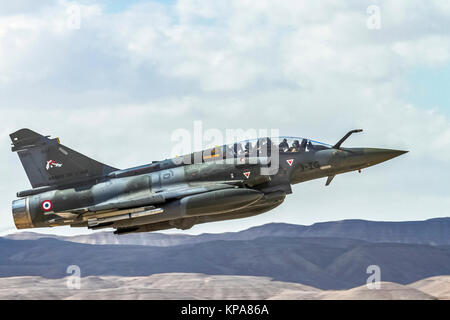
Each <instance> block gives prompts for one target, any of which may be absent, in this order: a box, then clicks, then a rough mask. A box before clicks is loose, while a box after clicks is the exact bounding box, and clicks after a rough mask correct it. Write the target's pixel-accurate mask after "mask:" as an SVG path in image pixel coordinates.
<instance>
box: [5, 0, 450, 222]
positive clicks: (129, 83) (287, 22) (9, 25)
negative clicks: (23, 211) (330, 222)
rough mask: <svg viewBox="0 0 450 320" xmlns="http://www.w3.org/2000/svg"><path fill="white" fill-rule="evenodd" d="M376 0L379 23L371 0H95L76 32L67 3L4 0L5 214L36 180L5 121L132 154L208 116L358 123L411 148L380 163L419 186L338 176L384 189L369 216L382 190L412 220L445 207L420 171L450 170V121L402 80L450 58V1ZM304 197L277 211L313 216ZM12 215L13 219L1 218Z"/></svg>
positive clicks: (323, 130) (386, 142)
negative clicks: (108, 2) (29, 4)
mask: <svg viewBox="0 0 450 320" xmlns="http://www.w3.org/2000/svg"><path fill="white" fill-rule="evenodd" d="M33 3H34V1H33ZM378 3H379V6H380V8H381V19H382V20H381V29H380V30H369V29H367V27H366V20H367V17H368V16H367V14H366V8H367V6H368V5H370V4H372V2H368V3H364V2H361V1H349V2H345V3H344V2H342V1H334V0H329V1H325V2H317V1H292V2H290V3H287V2H283V3H280V2H277V1H269V0H264V1H242V0H240V1H238V0H236V1H207V0H195V1H194V0H180V1H178V2H176V3H175V4H161V3H148V4H138V5H135V6H132V7H130V8H129V9H127V10H126V11H124V12H119V13H114V14H108V13H105V11H103V9H102V7H101V6H99V5H97V4H95V3H94V2H92V1H84V2H83V6H82V18H81V28H80V29H79V30H73V29H68V28H67V8H68V6H70V5H71V4H72V3H71V2H68V1H57V2H53V3H46V4H45V5H42V6H40V7H39V8H35V9H33V10H28V9H27V10H19V9H18V8H19V7H17V6H16V7H14V8H12V7H11V8H9V9H8V8H5V7H3V8H2V6H1V5H0V116H1V117H2V119H8V121H7V123H6V124H5V125H4V126H3V128H2V129H1V132H2V137H0V142H1V143H2V146H3V147H2V149H1V150H2V152H3V153H4V154H8V157H7V160H3V163H0V166H1V168H2V169H0V170H1V171H0V174H1V175H2V177H7V178H6V181H8V183H7V184H6V183H1V184H0V188H1V189H2V190H1V191H3V192H2V196H1V197H2V198H1V200H2V201H1V203H2V204H3V205H2V206H1V207H0V210H2V212H9V210H10V209H9V201H10V200H12V199H13V198H14V193H15V191H18V190H21V189H25V188H27V187H26V185H25V184H26V183H25V182H26V178H25V175H24V174H23V172H22V169H21V168H20V164H19V163H18V160H17V159H16V155H14V154H11V152H10V151H9V150H8V147H7V145H8V144H9V142H8V140H7V134H9V133H10V132H13V131H15V130H17V129H19V128H21V127H30V128H32V129H35V130H36V131H39V132H42V133H45V134H53V135H58V136H60V137H61V138H62V140H63V143H65V142H66V141H67V144H68V145H69V146H70V147H73V148H75V149H77V150H80V151H81V152H84V153H86V154H88V155H91V156H93V157H94V158H98V159H99V160H101V161H104V162H106V163H109V164H111V165H115V166H118V167H126V166H131V165H138V164H142V163H146V162H150V161H152V160H157V159H160V158H164V157H165V156H166V155H169V154H170V149H171V146H170V145H169V143H170V134H171V132H172V131H173V130H175V129H177V128H180V127H184V128H187V129H190V128H191V126H192V121H194V120H198V119H201V120H203V121H204V126H205V127H206V128H208V127H217V128H220V129H226V128H248V127H250V128H256V129H259V128H269V129H270V128H280V129H281V133H282V134H290V135H304V136H307V137H314V138H316V139H318V140H324V141H325V142H329V143H333V142H335V141H336V140H337V139H339V138H340V135H342V134H344V133H345V131H346V130H347V129H350V128H354V127H363V128H364V129H365V131H366V133H365V134H363V135H358V136H354V137H352V138H351V141H349V142H348V144H349V145H350V144H354V145H366V146H371V145H373V146H379V147H383V146H384V147H392V148H405V149H408V150H411V151H412V152H411V153H410V155H409V156H408V158H406V157H405V158H404V159H401V160H402V165H398V166H396V167H395V168H396V170H397V171H392V170H390V169H389V168H390V165H391V164H389V165H385V166H383V167H382V168H381V169H376V170H380V171H377V172H379V174H385V175H386V176H387V177H388V178H389V180H390V179H391V178H392V180H394V179H399V180H402V179H406V176H407V177H408V178H407V179H409V180H405V183H404V184H401V185H397V186H395V187H396V188H400V189H401V188H405V189H406V190H408V192H410V194H408V193H406V194H404V195H402V196H403V198H404V199H409V200H410V201H411V204H410V206H409V207H408V205H406V204H405V206H404V207H399V206H395V203H394V202H395V201H394V200H392V199H391V198H389V197H388V196H387V195H388V194H390V193H392V192H394V191H395V190H397V189H394V187H389V186H385V184H389V182H388V181H386V180H385V181H382V182H380V181H377V180H376V178H377V177H376V176H375V175H367V176H366V177H364V178H362V179H358V180H357V181H354V180H353V179H350V178H346V177H342V179H343V181H344V179H348V180H347V181H349V183H355V184H361V186H365V187H368V186H370V184H371V183H372V184H377V185H378V184H379V185H383V186H384V187H383V188H386V189H383V191H379V192H380V193H379V194H377V197H373V198H364V201H367V204H369V208H368V209H367V212H366V213H365V214H366V216H367V217H371V218H373V217H376V215H377V214H379V216H380V217H387V214H385V215H382V214H381V213H380V212H381V211H383V210H388V205H386V206H385V205H384V204H383V205H381V204H379V203H378V202H377V201H379V200H380V199H383V197H386V199H388V200H386V201H387V204H389V205H393V208H395V210H403V213H402V215H401V216H402V217H405V218H407V217H408V214H407V213H405V212H411V215H410V216H411V217H412V218H416V217H425V216H426V215H427V214H428V215H444V214H445V212H444V206H443V205H441V204H443V203H444V200H445V199H444V198H442V200H443V201H435V198H433V197H432V196H431V194H432V193H433V192H435V191H436V190H437V189H438V188H440V187H442V186H443V185H444V184H443V183H444V182H442V184H439V185H433V187H424V186H426V185H428V186H430V185H431V182H433V183H434V180H433V181H431V179H432V178H431V177H423V176H422V175H421V174H420V169H418V170H415V171H414V172H411V170H414V169H411V168H420V167H421V166H429V165H430V163H432V164H433V168H432V169H430V170H431V171H430V172H429V174H430V176H431V175H433V174H439V173H440V172H442V170H446V167H447V166H448V162H449V161H450V122H449V119H448V117H447V116H446V115H444V114H439V113H437V112H436V111H434V112H432V111H429V110H426V109H424V108H422V106H420V105H414V104H413V102H411V101H405V99H404V98H403V93H404V91H405V74H406V73H407V71H408V70H409V69H410V68H414V67H416V66H444V65H448V64H449V60H450V57H449V52H450V50H449V49H450V48H449V47H450V36H449V34H448V17H449V11H448V10H447V9H448V8H447V7H448V6H446V5H445V3H443V2H439V1H436V2H433V4H430V5H428V4H427V5H425V4H424V3H423V2H420V1H411V0H408V1H379V2H378ZM2 9H4V11H3V12H2ZM446 26H447V27H446ZM398 161H399V162H401V161H400V160H398ZM392 166H393V167H394V164H392ZM382 169H383V170H386V171H383V170H382ZM373 170H375V169H373ZM19 172H20V174H19ZM411 176H412V177H415V178H416V179H417V180H415V181H414V180H410V177H411ZM364 179H366V180H364ZM443 180H444V181H445V180H446V179H443ZM350 181H351V182H350ZM343 184H344V183H342V184H341V183H339V184H338V185H336V188H338V187H339V188H341V189H340V190H341V191H332V192H331V191H324V190H323V187H322V183H321V182H320V183H318V182H317V183H311V184H304V185H302V186H298V187H296V189H301V190H302V193H303V194H305V193H307V194H308V196H309V198H310V199H311V198H314V196H315V194H316V193H317V194H319V193H320V192H325V193H324V194H326V195H327V197H330V201H331V202H336V201H337V199H341V198H344V199H345V195H346V193H345V192H344V190H345V191H347V192H354V191H352V189H351V187H350V186H351V185H350V184H349V187H347V188H344V187H343ZM303 190H311V191H310V192H309V191H303ZM361 190H363V188H361ZM418 194H424V196H423V198H422V199H424V198H425V197H427V198H426V199H428V200H426V201H425V200H424V201H425V202H426V203H427V204H429V206H430V207H432V208H433V210H432V211H431V210H430V211H429V212H427V213H424V212H422V213H421V212H419V209H417V208H421V209H420V210H424V209H423V208H424V207H423V206H420V205H418V201H419V200H418V199H420V198H419V197H418V196H417V195H418ZM359 195H360V196H361V194H359ZM310 203H313V204H314V203H315V202H314V201H313V202H310ZM299 204H302V205H303V206H304V205H305V201H304V198H303V197H302V196H299V195H295V194H294V195H293V196H290V197H289V198H288V200H287V202H286V203H285V204H284V206H283V208H280V209H277V210H278V211H277V212H279V213H280V221H281V220H283V219H287V220H289V221H291V222H292V221H293V220H292V219H294V220H295V219H298V221H297V222H298V223H308V222H313V221H314V216H313V215H311V216H310V217H305V216H301V215H294V213H293V212H295V213H296V212H297V211H296V210H295V208H296V207H298V205H299ZM340 208H341V209H342V210H338V211H337V213H335V214H334V215H331V216H330V218H329V219H333V218H339V217H340V218H346V217H347V216H346V212H348V211H346V209H345V205H344V203H341V207H340ZM305 211H307V212H312V211H314V212H315V214H317V215H318V216H320V217H323V219H324V220H326V216H327V214H328V213H329V212H328V211H327V208H326V207H320V208H319V209H317V210H316V209H315V208H314V206H313V205H308V206H307V207H305ZM358 213H359V211H358ZM356 214H357V211H354V212H353V213H352V217H354V215H356ZM266 217H268V218H266ZM364 217H365V216H364V215H363V214H362V215H361V218H364ZM273 218H274V217H273V216H272V215H270V216H269V215H268V216H261V217H258V218H254V219H256V220H249V221H261V222H266V221H270V220H265V219H273ZM258 219H259V220H258ZM321 219H322V218H321ZM2 223H6V224H9V225H11V223H12V222H11V219H10V217H5V218H1V219H0V225H2ZM239 223H244V222H239ZM239 223H238V224H239ZM245 223H246V222H245ZM252 223H253V222H252ZM225 225H227V224H225ZM229 225H233V224H229Z"/></svg>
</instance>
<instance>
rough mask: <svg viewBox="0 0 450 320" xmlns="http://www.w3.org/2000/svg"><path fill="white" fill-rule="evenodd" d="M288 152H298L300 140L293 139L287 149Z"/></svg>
mask: <svg viewBox="0 0 450 320" xmlns="http://www.w3.org/2000/svg"><path fill="white" fill-rule="evenodd" d="M289 151H290V152H299V151H300V142H299V141H298V140H294V142H293V143H292V147H291V148H290V149H289Z"/></svg>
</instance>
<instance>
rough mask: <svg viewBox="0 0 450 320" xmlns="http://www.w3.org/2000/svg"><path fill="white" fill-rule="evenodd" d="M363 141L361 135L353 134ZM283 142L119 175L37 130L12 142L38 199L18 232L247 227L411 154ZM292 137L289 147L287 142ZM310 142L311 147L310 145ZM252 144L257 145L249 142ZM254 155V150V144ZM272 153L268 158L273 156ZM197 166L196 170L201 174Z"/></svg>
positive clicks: (20, 219) (17, 211)
mask: <svg viewBox="0 0 450 320" xmlns="http://www.w3.org/2000/svg"><path fill="white" fill-rule="evenodd" d="M352 132H357V131H352ZM352 132H350V133H349V134H348V135H346V136H345V137H344V138H343V139H341V141H339V142H338V143H337V144H336V145H335V146H328V145H324V144H317V143H315V142H313V143H311V141H310V140H307V139H301V138H298V140H296V139H295V138H294V139H295V140H294V142H293V143H291V146H290V147H289V142H288V141H287V139H284V140H283V142H282V143H280V144H278V143H274V142H273V140H274V139H273V138H272V139H270V138H269V139H267V138H266V141H269V143H267V144H266V145H265V147H266V149H265V150H264V152H263V150H262V147H261V145H262V144H263V143H261V145H260V144H259V143H260V141H262V140H261V139H260V140H257V142H256V143H255V144H254V145H253V149H252V151H254V152H250V150H247V149H246V150H245V151H242V153H239V152H238V151H237V149H238V147H239V148H240V149H242V150H243V149H245V148H248V145H245V148H242V146H241V145H239V146H237V144H234V145H233V146H221V147H214V148H210V149H206V150H204V151H201V152H197V153H193V154H189V155H185V156H183V157H178V158H175V159H168V160H164V161H158V162H153V163H151V164H149V165H144V166H141V167H136V168H130V169H125V170H119V169H116V168H113V167H110V166H107V165H104V164H101V163H99V162H97V161H95V160H92V159H90V158H88V157H86V156H84V155H82V154H80V153H77V152H76V151H73V150H71V149H70V148H68V147H66V146H63V145H61V144H60V143H59V139H49V138H48V137H44V136H42V135H39V134H37V133H35V132H33V131H31V130H29V129H22V130H19V131H17V132H15V133H13V134H11V139H12V141H13V151H17V152H18V154H19V157H20V159H21V161H22V164H23V165H24V168H25V170H26V172H27V175H28V178H29V179H30V182H31V184H32V186H33V189H31V190H26V191H22V192H19V193H18V196H19V197H21V199H19V200H15V201H14V202H13V217H14V221H15V223H16V226H17V228H19V229H23V228H43V227H54V226H62V225H70V226H72V227H88V228H90V229H100V228H115V229H116V232H115V233H117V234H124V233H130V232H147V231H156V230H163V229H170V228H179V229H188V228H191V227H192V226H193V225H195V224H199V223H205V222H212V221H221V220H228V219H237V218H244V217H249V216H253V215H257V214H260V213H263V212H266V211H269V210H271V209H273V208H275V207H277V206H278V205H280V204H281V203H282V202H283V201H284V199H285V197H286V195H287V194H290V193H292V190H291V185H293V184H297V183H301V182H305V181H308V180H312V179H318V178H324V177H327V182H326V185H329V184H330V182H331V180H332V179H333V177H334V176H335V175H337V174H340V173H345V172H349V171H354V170H361V169H363V168H366V167H369V166H372V165H375V164H378V163H380V162H383V161H386V160H389V159H392V158H394V157H396V156H399V155H401V154H403V153H405V151H399V150H389V149H374V148H341V144H342V142H343V141H344V140H345V139H346V138H347V137H348V136H349V135H350V134H351V133H352ZM281 139H282V137H281V138H280V140H281ZM300 140H301V141H302V143H301V144H300ZM244 143H248V142H243V145H244ZM249 146H250V147H251V142H250V143H249ZM233 148H234V149H233ZM267 150H268V151H267ZM191 163H192V164H191Z"/></svg>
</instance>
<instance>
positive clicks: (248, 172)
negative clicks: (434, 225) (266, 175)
mask: <svg viewBox="0 0 450 320" xmlns="http://www.w3.org/2000/svg"><path fill="white" fill-rule="evenodd" d="M244 176H245V177H246V178H247V179H248V177H250V171H247V172H244Z"/></svg>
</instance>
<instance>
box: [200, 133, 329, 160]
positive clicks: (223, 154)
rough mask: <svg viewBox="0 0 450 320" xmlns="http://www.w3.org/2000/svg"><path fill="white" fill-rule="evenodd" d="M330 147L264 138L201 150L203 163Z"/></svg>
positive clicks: (286, 138) (320, 144) (301, 140)
mask: <svg viewBox="0 0 450 320" xmlns="http://www.w3.org/2000/svg"><path fill="white" fill-rule="evenodd" d="M331 148H332V146H331V145H328V144H325V143H321V142H318V141H314V140H310V139H305V138H300V137H288V136H281V137H264V138H257V139H250V140H243V141H240V142H236V143H230V144H226V145H223V146H216V147H213V148H208V149H205V150H203V151H202V152H203V161H205V162H207V161H212V160H218V159H231V158H241V157H270V156H271V155H272V154H273V152H279V153H280V154H285V153H300V152H316V151H319V150H326V149H331Z"/></svg>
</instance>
